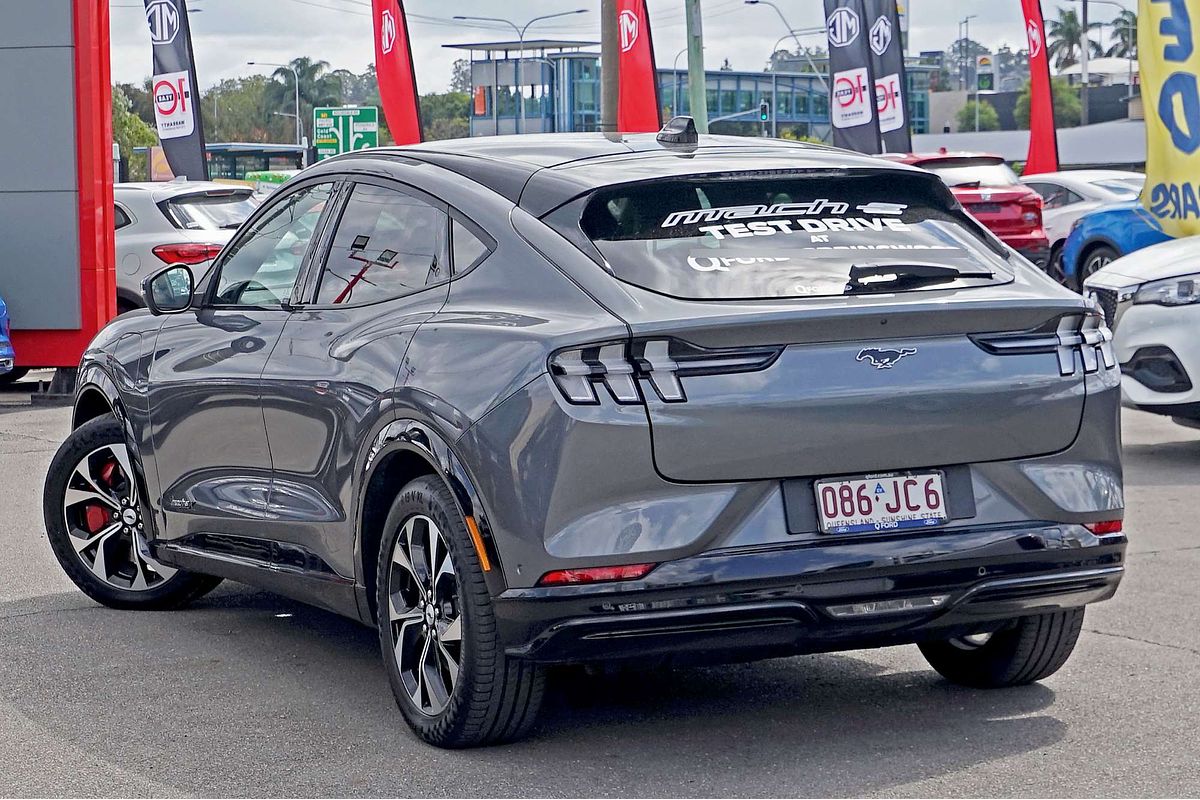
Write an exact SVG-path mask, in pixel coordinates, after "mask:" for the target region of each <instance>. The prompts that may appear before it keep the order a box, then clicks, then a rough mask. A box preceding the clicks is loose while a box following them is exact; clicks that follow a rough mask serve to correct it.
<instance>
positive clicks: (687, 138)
mask: <svg viewBox="0 0 1200 800" xmlns="http://www.w3.org/2000/svg"><path fill="white" fill-rule="evenodd" d="M655 138H657V139H658V141H660V142H662V143H663V144H696V143H698V142H699V141H700V135H699V134H698V133H697V132H696V121H695V120H694V119H692V118H691V117H672V118H671V121H670V122H668V123H667V124H666V125H663V127H662V130H661V131H659V132H658V136H657V137H655Z"/></svg>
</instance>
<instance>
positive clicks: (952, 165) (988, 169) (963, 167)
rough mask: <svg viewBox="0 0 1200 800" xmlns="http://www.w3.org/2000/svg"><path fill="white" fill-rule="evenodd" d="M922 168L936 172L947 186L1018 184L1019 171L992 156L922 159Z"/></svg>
mask: <svg viewBox="0 0 1200 800" xmlns="http://www.w3.org/2000/svg"><path fill="white" fill-rule="evenodd" d="M917 166H918V167H921V168H922V169H927V170H930V171H931V172H936V173H937V174H938V176H939V177H941V179H942V180H943V181H945V182H946V185H947V186H950V187H954V186H971V185H978V186H1016V185H1017V184H1018V183H1020V181H1019V180H1017V173H1015V172H1013V171H1012V168H1011V167H1009V166H1008V164H1005V163H1004V162H1003V161H1000V162H997V161H996V160H995V159H990V158H946V159H941V160H938V161H922V162H921V163H920V164H918V165H917Z"/></svg>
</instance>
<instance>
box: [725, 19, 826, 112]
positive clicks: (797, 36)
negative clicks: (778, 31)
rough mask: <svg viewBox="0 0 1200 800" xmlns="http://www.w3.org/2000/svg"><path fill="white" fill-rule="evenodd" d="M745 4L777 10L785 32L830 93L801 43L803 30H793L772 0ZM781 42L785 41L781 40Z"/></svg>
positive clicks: (823, 87) (810, 56)
mask: <svg viewBox="0 0 1200 800" xmlns="http://www.w3.org/2000/svg"><path fill="white" fill-rule="evenodd" d="M744 2H745V4H746V5H748V6H770V7H771V8H773V9H775V13H776V14H778V15H779V20H780V21H781V22H782V23H783V28H784V30H786V31H787V32H788V35H789V36H791V37H792V38H793V39H795V40H796V49H797V50H799V51H800V52H802V53H804V58H805V59H806V60H807V61H808V66H809V68H810V69H812V71H813V74H815V75H816V76H817V80H818V81H820V82H821V88H822V89H824V90H825V91H829V84H828V83H826V82H825V76H824V75H822V74H821V71H820V70H818V69H817V65H816V64H815V63H814V62H813V59H812V54H811V53H809V52H808V48H807V47H805V46H804V45H803V44H801V43H800V32H801V29H799V28H793V27H792V25H791V23H790V22H788V21H787V17H785V16H784V15H783V12H782V11H780V10H779V6H777V5H775V4H774V3H773V2H771V0H744ZM820 30H824V28H821V29H820ZM784 38H787V37H784ZM780 41H783V40H782V39H780Z"/></svg>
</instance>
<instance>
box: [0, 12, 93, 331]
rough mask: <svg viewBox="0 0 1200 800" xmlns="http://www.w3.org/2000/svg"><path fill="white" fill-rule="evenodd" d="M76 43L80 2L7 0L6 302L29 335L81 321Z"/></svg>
mask: <svg viewBox="0 0 1200 800" xmlns="http://www.w3.org/2000/svg"><path fill="white" fill-rule="evenodd" d="M72 36H73V30H72V15H71V0H0V98H3V100H4V109H5V120H4V123H5V124H4V128H5V143H4V146H3V147H0V296H2V297H4V300H5V302H6V303H7V304H8V310H9V314H10V315H11V316H12V322H13V327H14V328H17V329H21V330H55V329H65V330H71V329H74V328H78V327H79V326H80V324H81V316H80V308H79V191H78V189H79V187H78V185H77V180H78V179H77V170H76V152H75V50H74V42H73V38H72Z"/></svg>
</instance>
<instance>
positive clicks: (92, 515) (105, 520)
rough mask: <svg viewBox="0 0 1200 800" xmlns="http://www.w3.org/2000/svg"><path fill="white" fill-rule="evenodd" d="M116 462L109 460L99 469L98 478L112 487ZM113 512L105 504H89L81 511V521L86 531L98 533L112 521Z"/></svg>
mask: <svg viewBox="0 0 1200 800" xmlns="http://www.w3.org/2000/svg"><path fill="white" fill-rule="evenodd" d="M116 472H117V462H116V461H110V462H108V463H107V464H105V465H104V467H103V468H101V470H100V480H101V481H103V482H104V485H105V486H107V487H109V488H110V489H111V488H112V485H113V478H114V477H115V476H116ZM112 518H113V513H112V511H111V510H109V509H108V508H107V507H106V506H103V505H101V504H100V503H91V504H89V505H88V506H87V507H86V508H85V509H84V512H83V522H84V525H85V526H86V527H87V530H88V533H99V532H100V531H101V530H102V529H103V528H104V527H105V526H106V525H108V524H109V523H111V522H112Z"/></svg>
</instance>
